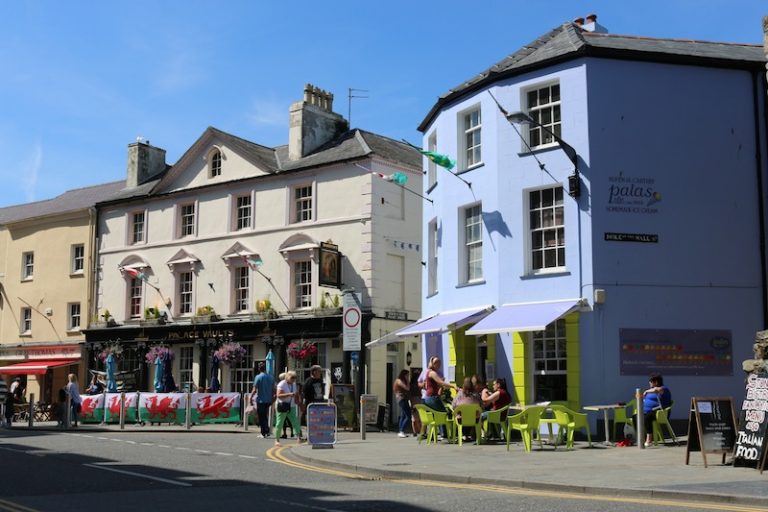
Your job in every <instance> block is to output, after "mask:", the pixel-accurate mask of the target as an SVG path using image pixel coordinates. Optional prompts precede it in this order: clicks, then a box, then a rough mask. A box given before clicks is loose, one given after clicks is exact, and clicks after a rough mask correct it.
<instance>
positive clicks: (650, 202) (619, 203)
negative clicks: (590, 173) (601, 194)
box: [605, 174, 661, 214]
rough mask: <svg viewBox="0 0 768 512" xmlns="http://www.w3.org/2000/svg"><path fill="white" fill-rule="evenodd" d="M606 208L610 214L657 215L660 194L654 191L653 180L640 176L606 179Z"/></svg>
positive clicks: (621, 176)
mask: <svg viewBox="0 0 768 512" xmlns="http://www.w3.org/2000/svg"><path fill="white" fill-rule="evenodd" d="M608 183H609V185H608V206H606V207H605V209H606V210H607V211H608V212H611V213H642V214H655V213H659V209H658V203H659V202H661V192H659V191H658V190H657V189H656V179H655V178H645V177H641V176H623V175H622V174H619V175H618V176H609V177H608Z"/></svg>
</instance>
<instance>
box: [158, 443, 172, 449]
mask: <svg viewBox="0 0 768 512" xmlns="http://www.w3.org/2000/svg"><path fill="white" fill-rule="evenodd" d="M157 447H158V448H171V447H170V446H168V445H167V444H159V445H157Z"/></svg>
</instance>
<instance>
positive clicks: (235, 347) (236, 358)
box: [214, 341, 247, 366]
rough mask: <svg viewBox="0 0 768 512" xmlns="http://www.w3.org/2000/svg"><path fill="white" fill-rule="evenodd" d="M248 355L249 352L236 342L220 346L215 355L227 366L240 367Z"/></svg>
mask: <svg viewBox="0 0 768 512" xmlns="http://www.w3.org/2000/svg"><path fill="white" fill-rule="evenodd" d="M246 354H247V352H246V350H245V349H244V348H243V346H242V345H240V344H239V343H237V342H236V341H228V342H227V343H224V344H223V345H222V346H220V347H219V348H218V349H217V350H216V352H214V355H215V356H216V357H217V358H218V360H219V361H221V362H222V363H224V364H226V365H227V366H236V365H238V364H239V363H240V361H242V360H243V358H245V355H246Z"/></svg>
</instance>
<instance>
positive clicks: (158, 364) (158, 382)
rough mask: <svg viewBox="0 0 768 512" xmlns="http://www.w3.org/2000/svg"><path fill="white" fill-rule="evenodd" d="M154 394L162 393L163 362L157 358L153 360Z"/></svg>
mask: <svg viewBox="0 0 768 512" xmlns="http://www.w3.org/2000/svg"><path fill="white" fill-rule="evenodd" d="M154 385H155V393H162V392H163V361H162V359H160V358H159V357H158V358H156V359H155V382H154Z"/></svg>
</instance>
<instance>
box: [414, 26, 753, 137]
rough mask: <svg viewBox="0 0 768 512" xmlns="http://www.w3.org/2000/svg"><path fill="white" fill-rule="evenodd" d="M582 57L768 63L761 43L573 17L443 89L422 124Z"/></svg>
mask: <svg viewBox="0 0 768 512" xmlns="http://www.w3.org/2000/svg"><path fill="white" fill-rule="evenodd" d="M581 56H595V57H611V58H617V59H622V58H624V59H644V60H650V61H658V62H680V63H686V64H699V65H712V66H730V67H740V68H753V67H762V66H764V65H765V55H764V53H763V47H762V46H761V45H756V44H755V45H749V44H736V43H718V42H711V41H692V40H681V39H656V38H650V37H635V36H624V35H614V34H600V33H594V32H585V31H582V30H581V29H580V28H578V27H577V26H576V25H574V24H573V23H570V22H569V23H564V24H563V25H561V26H559V27H557V28H555V29H553V30H550V31H549V32H547V33H546V34H544V35H542V36H540V37H539V38H537V39H536V40H534V41H533V42H531V43H529V44H527V45H525V46H523V47H522V48H520V49H519V50H517V51H516V52H514V53H512V54H511V55H509V56H507V57H505V58H504V59H502V60H500V61H499V62H497V63H496V64H494V65H493V66H491V67H490V68H488V69H486V70H485V71H483V72H481V73H480V74H478V75H476V76H474V77H473V78H471V79H469V80H467V81H466V82H464V83H462V84H460V85H458V86H456V87H454V88H452V89H450V90H449V91H448V92H446V93H445V94H442V95H441V96H440V97H439V98H438V100H437V103H436V104H435V105H434V106H433V107H432V109H431V110H430V111H429V113H428V114H427V116H426V117H425V118H424V120H423V121H422V122H421V124H420V125H419V127H418V129H419V130H420V131H422V132H424V131H425V130H426V129H427V127H428V126H429V124H430V123H431V122H432V120H433V119H434V118H435V116H436V115H437V113H438V112H439V111H440V110H441V109H442V108H443V107H444V106H445V105H447V104H450V103H451V102H453V101H456V100H458V99H459V98H461V97H463V96H464V95H466V94H470V93H472V92H473V91H475V90H477V89H479V88H481V87H484V86H487V85H489V84H491V83H493V82H495V81H496V80H500V79H502V78H507V77H510V76H514V75H517V74H520V73H523V72H527V71H529V70H531V69H536V68H539V67H543V66H547V65H550V64H553V63H555V62H559V61H563V60H568V59H573V58H578V57H581Z"/></svg>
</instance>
